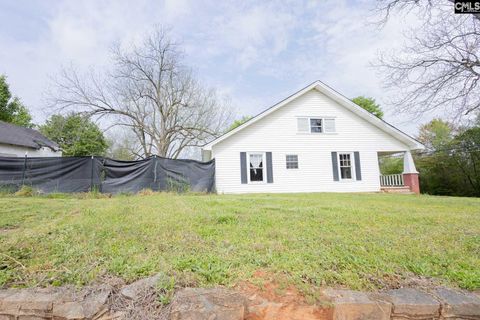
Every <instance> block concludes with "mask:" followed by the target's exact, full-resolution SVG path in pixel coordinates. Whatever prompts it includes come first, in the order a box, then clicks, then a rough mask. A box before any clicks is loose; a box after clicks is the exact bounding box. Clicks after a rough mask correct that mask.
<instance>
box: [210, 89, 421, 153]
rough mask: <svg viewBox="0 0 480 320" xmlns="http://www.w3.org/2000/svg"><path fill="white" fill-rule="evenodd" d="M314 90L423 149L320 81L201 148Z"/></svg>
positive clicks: (394, 128) (401, 139)
mask: <svg viewBox="0 0 480 320" xmlns="http://www.w3.org/2000/svg"><path fill="white" fill-rule="evenodd" d="M312 89H315V90H318V91H319V92H321V93H323V94H324V95H326V96H327V97H329V98H331V99H332V100H334V101H336V102H338V103H339V104H340V105H341V106H343V107H345V108H347V109H348V110H350V111H352V112H353V113H355V114H356V115H358V116H359V117H360V118H362V119H364V120H366V121H367V122H369V123H371V124H372V125H374V126H376V127H378V128H379V129H381V130H383V131H384V132H386V133H388V134H390V135H391V136H393V137H394V138H396V139H397V140H400V141H401V142H403V143H405V144H406V145H407V146H408V147H409V148H410V150H421V149H424V148H425V146H424V145H423V144H421V143H420V142H419V141H417V140H416V139H414V138H413V137H411V136H409V135H408V134H406V133H405V132H403V131H401V130H400V129H398V128H396V127H394V126H392V125H391V124H389V123H388V122H386V121H385V120H382V119H380V118H377V117H376V116H374V115H373V114H371V113H370V112H368V111H366V110H365V109H363V108H362V107H360V106H359V105H357V104H355V103H354V102H352V101H351V100H350V99H348V98H347V97H345V96H344V95H342V94H341V93H339V92H337V91H335V90H334V89H332V88H331V87H329V86H327V85H326V84H325V83H323V82H321V81H318V80H317V81H315V82H313V83H312V84H310V85H308V86H306V87H305V88H303V89H301V90H299V91H297V92H295V93H294V94H292V95H291V96H289V97H287V98H285V99H283V100H282V101H280V102H278V103H277V104H275V105H273V106H271V107H270V108H268V109H266V110H264V111H262V112H261V113H259V114H258V115H256V116H255V117H253V118H251V119H250V120H248V121H246V122H245V123H243V124H242V125H240V126H238V127H237V128H235V129H233V130H230V131H228V132H226V133H224V134H223V135H221V136H219V137H218V138H216V139H214V140H212V141H210V142H209V143H207V144H205V145H204V146H203V149H204V150H211V149H212V146H214V145H216V144H217V143H219V142H221V141H223V140H225V139H228V138H229V137H230V136H232V135H234V134H236V133H237V132H239V131H241V130H243V129H245V128H246V127H248V126H250V125H252V124H254V123H255V122H257V121H259V120H260V119H263V118H265V117H266V116H268V115H269V114H271V113H273V112H275V111H276V110H278V109H280V108H281V107H283V106H285V105H286V104H288V103H289V102H291V101H293V100H295V99H297V98H298V97H300V96H302V95H304V94H305V93H307V92H309V91H310V90H312Z"/></svg>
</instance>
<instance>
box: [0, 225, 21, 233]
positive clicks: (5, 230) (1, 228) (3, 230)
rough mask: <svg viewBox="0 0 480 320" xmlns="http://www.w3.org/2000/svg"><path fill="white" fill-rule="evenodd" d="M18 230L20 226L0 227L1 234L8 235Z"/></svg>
mask: <svg viewBox="0 0 480 320" xmlns="http://www.w3.org/2000/svg"><path fill="white" fill-rule="evenodd" d="M15 229H18V226H13V225H12V226H3V227H0V234H4V233H8V232H10V231H12V230H15Z"/></svg>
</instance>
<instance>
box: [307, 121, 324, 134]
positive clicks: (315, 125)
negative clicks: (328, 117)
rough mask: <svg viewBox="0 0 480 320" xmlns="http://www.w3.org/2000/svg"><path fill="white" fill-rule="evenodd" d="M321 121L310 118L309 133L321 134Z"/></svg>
mask: <svg viewBox="0 0 480 320" xmlns="http://www.w3.org/2000/svg"><path fill="white" fill-rule="evenodd" d="M322 122H323V120H322V119H312V118H310V132H311V133H321V132H323V126H322Z"/></svg>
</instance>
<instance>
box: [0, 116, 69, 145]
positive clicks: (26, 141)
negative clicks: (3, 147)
mask: <svg viewBox="0 0 480 320" xmlns="http://www.w3.org/2000/svg"><path fill="white" fill-rule="evenodd" d="M0 143H3V144H10V145H14V146H22V147H27V148H32V149H40V148H41V147H48V148H50V149H52V150H53V151H58V150H60V147H59V146H58V144H56V143H55V142H53V141H51V140H50V139H48V138H47V137H45V136H44V135H42V134H41V133H40V132H38V131H37V130H33V129H29V128H24V127H20V126H16V125H14V124H11V123H7V122H3V121H0Z"/></svg>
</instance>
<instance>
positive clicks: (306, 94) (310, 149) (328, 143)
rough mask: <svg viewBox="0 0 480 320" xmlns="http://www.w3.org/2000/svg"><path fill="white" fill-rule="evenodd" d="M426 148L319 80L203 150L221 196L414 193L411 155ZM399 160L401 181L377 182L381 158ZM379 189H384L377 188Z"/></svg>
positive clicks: (415, 174)
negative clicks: (399, 156) (387, 189)
mask: <svg viewBox="0 0 480 320" xmlns="http://www.w3.org/2000/svg"><path fill="white" fill-rule="evenodd" d="M423 148H424V146H423V145H422V144H421V143H420V142H418V141H417V140H415V139H414V138H412V137H410V136H409V135H407V134H405V133H404V132H402V131H400V130H399V129H397V128H395V127H393V126H392V125H390V124H388V123H387V122H385V121H383V120H381V119H379V118H377V117H375V116H374V115H372V114H371V113H369V112H367V111H365V110H364V109H363V108H361V107H360V106H358V105H356V104H355V103H353V102H352V101H351V100H349V99H347V98H346V97H344V96H343V95H341V94H340V93H338V92H337V91H335V90H333V89H332V88H330V87H328V86H327V85H325V84H324V83H322V82H320V81H316V82H314V83H312V84H311V85H309V86H307V87H306V88H304V89H302V90H300V91H298V92H296V93H294V94H293V95H291V96H289V97H288V98H286V99H284V100H282V101H280V102H279V103H277V104H276V105H274V106H272V107H271V108H269V109H267V110H265V111H263V112H262V113H260V114H259V115H257V116H256V117H254V118H252V119H251V120H249V121H247V122H246V123H244V124H243V125H241V126H239V127H237V128H236V129H234V130H232V131H229V132H228V133H226V134H224V135H222V136H220V137H218V138H217V139H215V140H213V141H211V142H210V143H208V144H206V145H205V146H204V147H203V149H202V157H203V160H210V159H212V158H214V159H215V166H216V173H215V176H216V189H217V192H218V193H258V192H265V193H270V192H377V191H380V190H381V188H382V187H394V188H400V189H401V188H402V186H404V185H405V186H406V187H408V189H410V190H411V191H413V192H417V193H418V192H419V185H418V172H417V171H416V169H415V165H414V163H413V159H412V156H411V153H410V151H411V150H418V149H423ZM399 152H403V153H404V172H403V175H396V176H390V177H380V170H379V162H378V156H379V155H382V154H393V153H399ZM381 182H382V183H381Z"/></svg>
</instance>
